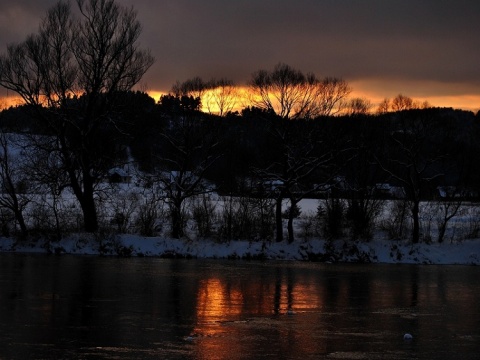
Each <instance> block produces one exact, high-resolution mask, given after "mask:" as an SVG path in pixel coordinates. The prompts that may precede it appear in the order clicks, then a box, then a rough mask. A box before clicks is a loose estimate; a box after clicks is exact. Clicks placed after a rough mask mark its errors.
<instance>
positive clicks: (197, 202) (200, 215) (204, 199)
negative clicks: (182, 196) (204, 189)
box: [192, 194, 216, 238]
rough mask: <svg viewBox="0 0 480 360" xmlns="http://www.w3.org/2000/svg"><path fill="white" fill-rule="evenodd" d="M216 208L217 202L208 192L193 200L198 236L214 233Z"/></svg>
mask: <svg viewBox="0 0 480 360" xmlns="http://www.w3.org/2000/svg"><path fill="white" fill-rule="evenodd" d="M215 210H216V204H215V203H214V202H213V201H212V199H211V196H209V195H207V194H204V195H201V196H198V197H196V198H194V199H193V200H192V217H193V220H194V221H195V225H196V229H197V236H200V237H203V238H205V237H209V236H211V235H212V234H213V230H214V229H213V227H214V223H215V219H216V214H215Z"/></svg>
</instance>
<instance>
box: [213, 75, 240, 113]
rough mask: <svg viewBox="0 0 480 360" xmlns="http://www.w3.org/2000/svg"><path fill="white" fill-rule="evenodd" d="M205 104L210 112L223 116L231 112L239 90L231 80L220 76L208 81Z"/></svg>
mask: <svg viewBox="0 0 480 360" xmlns="http://www.w3.org/2000/svg"><path fill="white" fill-rule="evenodd" d="M208 88H209V90H208V91H207V95H206V99H205V105H206V107H207V109H208V111H209V112H210V113H213V112H217V113H218V115H220V116H224V115H226V114H227V113H229V112H231V111H232V110H233V109H234V108H235V106H236V105H237V102H238V97H239V91H238V88H237V87H236V86H235V84H234V83H233V81H232V80H228V79H225V78H221V79H219V80H215V79H212V80H210V81H209V85H208Z"/></svg>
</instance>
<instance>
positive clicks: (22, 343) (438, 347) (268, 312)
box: [0, 255, 480, 360]
mask: <svg viewBox="0 0 480 360" xmlns="http://www.w3.org/2000/svg"><path fill="white" fill-rule="evenodd" d="M479 276H480V268H478V267H465V266H407V265H401V266H398V265H397V266H396V265H328V264H307V263H291V262H288V263H278V262H273V263H272V262H268V263H261V262H233V261H201V260H187V261H184V260H160V259H115V258H97V257H70V256H61V257H54V256H22V255H0V359H29V358H32V359H33V358H34V359H94V358H101V359H205V360H207V359H208V360H212V359H478V358H479V357H480V281H479V280H480V279H479ZM407 332H408V333H411V334H412V335H413V340H412V341H404V340H403V335H404V333H407Z"/></svg>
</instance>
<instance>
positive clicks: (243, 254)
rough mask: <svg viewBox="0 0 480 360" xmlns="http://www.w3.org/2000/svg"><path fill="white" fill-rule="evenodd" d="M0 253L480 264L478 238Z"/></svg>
mask: <svg viewBox="0 0 480 360" xmlns="http://www.w3.org/2000/svg"><path fill="white" fill-rule="evenodd" d="M0 251H3V252H20V253H57V254H64V253H67V254H77V255H111V256H117V255H120V256H159V257H173V258H174V257H180V258H214V259H261V260H270V259H272V260H303V261H305V260H312V261H325V262H359V261H361V262H373V263H405V264H465V265H480V240H465V241H463V242H461V243H455V244H452V243H443V244H429V245H427V244H417V245H411V244H409V243H407V242H406V241H393V240H372V241H369V242H361V241H346V240H335V241H326V240H319V239H316V240H308V241H295V242H294V243H292V244H288V243H286V242H280V243H277V242H262V241H256V242H250V241H230V242H226V243H218V242H215V241H212V240H195V241H193V240H175V239H167V238H161V237H141V236H136V235H112V236H109V237H108V238H106V239H105V238H103V239H98V238H95V237H94V236H93V235H90V234H76V235H72V236H69V237H67V238H65V239H63V240H61V241H59V242H51V243H46V242H42V241H37V242H35V243H20V242H17V243H16V242H15V241H14V240H12V239H9V238H0Z"/></svg>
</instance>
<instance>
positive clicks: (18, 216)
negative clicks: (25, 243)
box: [14, 210, 27, 237]
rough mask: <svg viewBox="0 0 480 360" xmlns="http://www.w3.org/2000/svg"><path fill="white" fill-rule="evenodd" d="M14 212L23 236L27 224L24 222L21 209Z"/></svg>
mask: <svg viewBox="0 0 480 360" xmlns="http://www.w3.org/2000/svg"><path fill="white" fill-rule="evenodd" d="M14 213H15V219H16V220H17V222H18V226H20V231H21V235H22V236H23V237H25V236H26V235H27V225H26V224H25V219H24V218H23V213H22V211H21V210H15V211H14Z"/></svg>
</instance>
